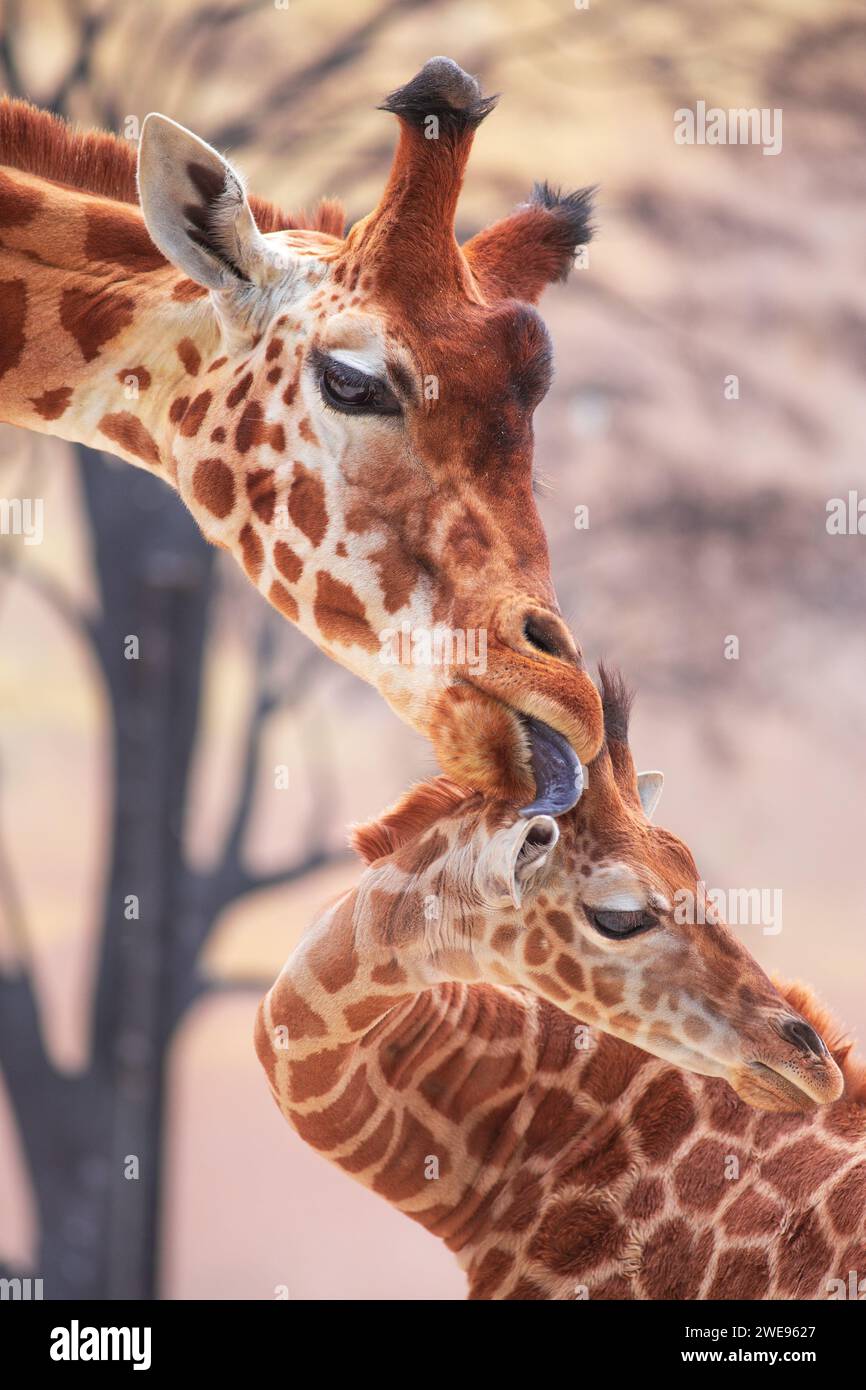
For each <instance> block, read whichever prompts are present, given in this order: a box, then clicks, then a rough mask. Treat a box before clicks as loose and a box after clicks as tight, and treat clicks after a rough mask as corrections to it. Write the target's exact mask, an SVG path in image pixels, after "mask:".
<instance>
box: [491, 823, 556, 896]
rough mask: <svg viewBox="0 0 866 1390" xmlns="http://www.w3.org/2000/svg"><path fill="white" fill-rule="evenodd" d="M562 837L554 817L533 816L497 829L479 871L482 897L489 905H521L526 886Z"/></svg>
mask: <svg viewBox="0 0 866 1390" xmlns="http://www.w3.org/2000/svg"><path fill="white" fill-rule="evenodd" d="M558 839H559V826H558V825H557V824H556V821H555V820H554V819H553V817H552V816H532V818H531V819H530V820H518V821H515V822H514V823H513V824H512V825H507V826H504V827H503V828H502V829H501V830H497V831H495V832H494V834H493V835H491V837H490V839H489V840H488V841H487V843H486V844H485V846H484V848H483V850H482V851H481V854H480V855H479V856H478V864H477V866H476V870H475V884H476V888H477V890H478V892H479V893H480V895H481V898H482V900H483V901H484V902H485V903H486V904H487V905H488V906H489V907H520V904H521V901H522V897H523V889H524V887H525V886H526V884H527V883H528V882H529V880H530V879H531V878H532V876H533V875H534V874H537V873H538V870H539V869H540V868H542V867H543V866H544V865H545V864H546V863H547V861H548V859H549V857H550V854H551V852H552V851H553V848H554V846H555V845H556V842H557V840H558Z"/></svg>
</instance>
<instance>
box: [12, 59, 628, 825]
mask: <svg viewBox="0 0 866 1390" xmlns="http://www.w3.org/2000/svg"><path fill="white" fill-rule="evenodd" d="M493 104H494V102H493V99H492V98H484V97H482V96H481V93H480V89H479V87H478V84H477V82H476V81H475V80H474V79H473V78H471V77H469V76H467V74H466V73H464V72H463V71H462V70H461V69H460V68H459V67H457V65H456V64H455V63H453V62H451V61H450V60H449V59H445V58H436V59H431V60H430V61H429V62H428V63H427V64H426V65H425V66H424V68H423V69H422V70H421V72H420V73H418V75H417V76H416V77H415V78H413V80H412V81H411V82H409V83H408V84H407V85H406V86H405V87H403V88H401V89H400V90H398V91H396V92H394V93H393V94H392V95H391V96H390V97H389V98H388V99H387V101H386V102H385V104H384V106H385V109H386V110H388V111H391V112H393V113H395V114H396V115H397V116H398V117H399V123H400V134H399V141H398V145H397V150H396V155H395V159H394V164H393V168H392V170H391V175H390V178H389V180H388V183H387V186H386V188H385V191H384V194H383V197H382V199H381V202H380V204H379V206H378V207H377V208H376V210H375V211H374V212H372V213H371V214H370V215H369V216H368V217H366V218H364V219H363V220H362V221H360V222H359V223H357V224H356V225H355V226H354V227H353V228H352V230H351V231H350V232H349V234H348V236H346V237H345V238H343V237H342V236H341V234H340V231H341V225H342V216H341V214H340V212H339V210H338V209H337V207H336V206H335V205H333V204H325V205H323V206H322V207H320V209H319V211H318V212H317V214H316V215H315V216H314V217H313V218H312V219H311V220H310V222H309V224H308V225H305V226H297V225H296V224H295V223H294V222H293V221H292V220H291V219H289V218H286V217H285V216H284V215H283V214H281V213H280V212H279V211H277V210H276V209H274V208H273V207H271V206H269V205H266V204H262V203H260V202H259V201H257V200H255V199H248V198H247V196H246V194H245V192H244V188H243V184H242V182H241V180H240V177H239V176H238V174H237V173H236V172H235V170H234V169H232V167H231V166H230V165H229V164H227V163H226V161H225V160H224V159H223V158H222V157H221V156H220V155H219V154H218V153H217V152H216V151H215V150H213V149H211V148H210V146H208V145H206V144H205V143H204V142H203V141H201V140H199V139H198V138H197V137H196V136H195V135H193V134H191V133H190V132H189V131H187V130H185V129H183V128H182V127H181V126H178V125H176V124H175V123H174V122H173V121H170V120H168V119H167V118H166V117H164V116H160V115H151V116H149V117H148V118H147V120H146V121H145V123H144V127H143V130H142V135H141V141H140V150H139V159H138V183H137V189H138V196H137V191H136V171H135V158H134V154H133V152H132V149H131V147H130V146H129V145H128V143H126V142H124V141H121V140H118V139H116V138H114V137H112V136H108V135H103V134H84V135H81V134H76V133H73V132H72V131H70V130H69V129H68V127H66V126H65V125H63V124H62V123H61V122H60V121H58V120H56V119H55V118H54V117H52V116H50V115H48V114H47V113H44V112H40V111H37V110H35V109H34V108H32V107H30V106H28V105H26V104H23V103H20V102H6V103H3V104H2V105H0V166H2V170H0V313H2V321H3V334H2V340H0V418H2V419H3V420H6V421H9V422H11V423H13V424H16V425H20V426H23V427H25V428H28V429H35V430H40V431H43V432H46V433H49V434H55V435H59V436H60V437H61V438H64V439H69V440H74V441H80V442H85V443H88V444H90V445H93V446H94V447H97V448H102V449H108V450H110V451H111V452H113V453H116V454H118V455H119V456H120V457H121V458H123V459H126V460H127V461H128V462H129V463H133V464H135V465H137V466H139V467H144V468H146V469H148V470H149V471H151V472H153V473H155V474H157V475H158V476H160V477H162V478H164V479H165V480H166V481H167V482H169V483H170V484H171V485H173V486H174V487H175V488H176V489H177V491H178V492H179V493H180V495H181V497H182V498H183V500H184V501H185V502H186V504H187V506H188V507H189V508H190V510H191V512H192V514H193V516H194V517H195V518H196V521H197V522H198V524H199V526H200V527H201V529H202V531H203V533H204V534H205V536H206V537H207V538H208V539H209V540H211V541H213V542H215V543H216V544H218V545H221V546H223V547H225V548H226V549H228V550H229V551H230V552H231V553H232V554H233V555H234V556H235V557H236V558H237V560H238V561H239V562H240V564H241V565H242V566H243V568H244V570H245V571H246V573H247V575H248V576H249V578H250V579H251V580H252V582H253V583H254V584H255V586H256V587H257V588H258V589H259V591H260V592H261V593H262V594H263V595H264V596H265V597H266V598H267V599H268V600H269V601H270V602H271V603H272V604H273V605H274V606H275V607H276V608H278V609H279V610H280V612H281V613H283V614H285V616H286V617H288V618H289V619H290V620H291V621H292V622H295V623H297V624H298V626H299V627H300V628H301V629H302V630H303V631H304V632H305V633H306V634H307V635H308V636H309V637H311V638H312V640H313V641H314V642H316V643H317V645H318V646H320V647H321V648H322V649H323V650H325V651H326V652H328V654H329V655H331V656H332V657H334V658H335V659H336V660H337V661H339V662H341V663H342V664H343V665H345V666H347V667H349V669H351V670H352V671H354V672H356V673H357V674H358V675H360V676H361V677H363V679H365V680H367V681H369V682H370V683H371V684H373V685H374V686H376V687H377V688H378V690H379V691H380V692H381V693H382V695H383V696H384V697H385V699H386V700H387V701H388V703H389V704H390V705H391V706H392V708H393V709H394V710H396V711H397V713H398V714H399V715H401V716H402V717H403V718H404V719H405V720H406V721H407V722H408V723H410V724H411V725H413V726H414V727H415V728H417V729H419V730H421V731H422V732H424V733H425V734H427V735H428V736H429V737H430V739H431V740H432V742H433V745H434V747H435V750H436V753H437V755H438V758H439V762H440V764H441V766H442V768H443V769H444V770H445V771H446V772H448V773H450V774H451V775H453V776H454V777H457V778H459V779H461V780H462V781H463V782H465V783H466V784H468V785H470V786H473V787H478V788H480V789H481V790H483V791H486V792H491V793H496V794H498V795H504V796H507V797H509V798H511V799H514V800H516V801H517V802H518V803H519V802H520V801H526V800H528V799H531V798H534V804H533V806H531V807H527V808H526V809H527V812H529V811H538V810H545V811H552V812H559V811H562V810H564V809H566V808H567V807H568V806H570V805H573V804H574V801H575V800H576V798H577V796H578V795H579V776H580V763H579V761H578V759H582V760H583V761H584V762H585V761H587V760H588V759H590V758H591V757H592V756H593V754H594V753H595V752H596V751H597V749H598V746H599V743H600V741H601V736H602V728H601V712H600V706H599V702H598V697H597V694H596V692H595V689H594V687H593V685H592V683H591V681H590V680H589V679H588V677H587V675H586V673H585V671H584V670H583V664H582V660H581V656H580V651H579V648H578V647H577V646H576V645H575V643H574V641H573V639H572V637H571V635H570V634H569V632H568V629H567V628H566V626H565V624H564V623H563V621H562V618H561V616H560V614H559V610H558V607H557V603H556V598H555V594H554V590H553V586H552V583H551V579H550V567H549V558H548V552H547V546H546V542H545V538H544V533H543V531H542V527H541V524H540V521H539V518H538V515H537V512H536V508H535V505H534V501H533V495H532V424H531V421H532V413H533V411H534V409H535V407H536V405H537V404H538V403H539V401H540V400H541V398H542V397H543V395H544V393H545V391H546V389H547V386H548V384H549V380H550V359H551V350H550V342H549V339H548V336H547V333H546V330H545V328H544V326H543V324H542V322H541V320H540V318H539V317H538V314H537V313H536V311H535V309H534V308H533V307H532V305H533V303H534V302H535V300H536V299H537V298H538V296H539V294H540V293H541V291H542V289H543V288H544V286H545V285H546V284H547V283H548V282H549V281H551V280H553V279H557V278H561V277H564V276H565V275H566V274H567V273H568V269H569V267H570V265H571V262H572V259H573V255H574V251H575V249H576V247H577V246H578V245H580V244H581V243H583V242H585V241H586V240H587V238H588V236H589V229H588V215H589V196H588V193H587V192H586V191H584V192H581V193H578V194H574V195H571V196H567V197H560V196H558V195H555V194H553V193H551V191H550V190H549V189H548V188H547V187H546V185H545V186H541V187H538V188H536V190H535V191H534V193H533V196H532V198H531V200H530V202H529V203H527V204H526V205H525V206H523V207H521V208H519V209H518V210H517V211H516V212H514V213H513V214H512V215H511V216H510V217H508V218H505V219H504V220H503V221H500V222H498V223H496V224H494V225H493V226H491V227H489V228H488V229H487V230H486V231H482V232H481V233H479V234H478V235H477V236H475V237H473V238H472V239H471V241H469V242H468V243H467V244H466V245H465V246H464V247H463V248H462V249H461V248H460V247H459V246H458V245H457V242H456V240H455V237H454V230H453V228H454V213H455V207H456V202H457V196H458V193H459V189H460V186H461V182H462V177H463V171H464V168H465V165H466V160H467V157H468V154H469V149H470V146H471V143H472V139H473V135H474V131H475V128H476V127H477V125H478V124H479V122H480V121H481V120H482V119H483V118H484V116H486V115H487V113H488V112H489V110H490V109H491V107H492V106H493ZM138 201H140V206H137V205H136V203H137V202H138ZM435 629H440V630H441V629H445V630H447V631H448V632H453V633H457V634H460V637H461V638H463V640H465V635H466V634H467V633H469V634H472V633H475V632H483V633H484V634H485V637H486V657H485V658H484V659H483V660H482V659H478V658H479V652H480V647H479V649H478V650H475V649H471V650H472V654H471V656H470V657H467V658H466V659H464V660H462V661H461V660H460V659H458V661H457V662H456V663H454V664H449V663H447V662H443V663H441V664H436V663H435V662H431V661H429V660H427V659H426V650H427V648H426V647H425V645H424V644H423V643H422V644H421V650H422V651H423V652H424V653H425V655H424V657H422V658H421V659H419V658H418V650H419V648H418V647H417V646H416V645H415V644H414V641H413V640H410V642H408V643H405V644H404V646H403V649H402V651H401V652H399V659H397V660H393V659H389V658H393V657H394V655H395V648H394V645H393V644H392V643H389V641H388V640H387V638H386V636H385V634H389V633H393V632H395V631H397V632H401V631H405V632H407V633H409V634H411V638H412V639H414V638H415V637H416V636H417V635H418V634H422V635H426V636H427V637H428V639H429V635H430V634H431V633H432V632H433V631H434V630H435ZM459 640H460V638H458V643H459ZM470 648H471V638H470ZM456 654H457V656H458V658H460V657H461V652H460V649H459V646H458V648H457V653H456ZM473 658H474V659H473Z"/></svg>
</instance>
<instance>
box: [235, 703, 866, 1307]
mask: <svg viewBox="0 0 866 1390" xmlns="http://www.w3.org/2000/svg"><path fill="white" fill-rule="evenodd" d="M603 689H604V696H605V698H604V713H605V724H606V730H607V736H606V741H605V745H604V747H603V749H602V752H601V753H600V754H599V756H598V757H597V758H596V759H595V761H594V762H593V763H592V764H591V766H590V768H589V777H588V785H587V788H586V790H585V792H584V794H583V797H582V798H581V800H580V802H579V803H578V805H577V806H576V807H575V808H574V810H573V811H572V812H570V813H569V814H568V815H566V816H563V817H561V818H560V820H559V821H558V822H557V821H555V820H553V819H552V818H550V817H548V816H537V817H533V818H531V819H530V820H529V821H527V820H525V819H523V820H521V819H519V818H518V817H516V815H515V812H514V810H513V808H512V807H509V806H506V805H503V804H502V803H501V802H499V803H496V802H485V801H484V800H483V799H482V798H481V797H480V796H478V795H477V794H476V795H467V794H466V792H465V791H462V790H461V789H460V788H459V787H455V786H453V785H452V784H451V783H449V782H448V781H447V780H445V779H440V780H439V781H437V782H434V783H431V784H424V785H422V786H420V787H417V788H415V789H414V791H412V792H410V793H408V794H407V796H406V797H404V798H403V800H402V801H401V802H400V803H399V805H398V806H397V807H396V808H395V809H394V810H393V811H391V812H390V813H389V814H387V815H385V816H384V817H383V818H382V819H381V820H380V821H379V822H378V823H376V824H373V825H371V826H367V827H365V828H363V829H362V830H360V831H358V832H356V844H357V847H358V848H359V850H360V851H361V853H362V855H363V857H364V858H365V859H366V860H367V862H368V864H369V867H368V868H367V869H366V871H365V873H364V874H363V875H362V877H361V880H360V883H359V884H358V886H357V887H356V888H355V889H354V890H352V891H351V892H349V893H347V894H345V895H343V896H342V897H341V898H340V899H339V900H338V901H337V902H336V903H334V904H333V905H332V906H331V907H330V908H329V909H328V910H327V911H326V912H324V913H323V914H322V915H321V917H320V918H319V920H318V921H317V922H316V924H315V925H314V927H313V928H312V930H311V931H310V932H309V934H308V935H307V936H306V937H305V938H304V939H303V940H302V941H301V942H300V944H299V945H298V947H297V948H296V949H295V951H294V952H293V954H292V955H291V956H290V957H289V960H288V961H287V962H286V965H285V966H284V968H283V970H282V972H281V974H280V976H279V978H278V979H277V981H276V983H275V984H274V986H273V988H272V989H271V990H270V992H269V994H268V995H267V997H266V998H265V1000H264V1001H263V1003H262V1004H261V1005H260V1007H259V1013H258V1019H257V1026H256V1047H257V1051H258V1055H259V1058H260V1060H261V1062H262V1065H263V1066H264V1068H265V1070H266V1072H267V1075H268V1079H269V1081H270V1085H271V1088H272V1091H273V1094H274V1097H275V1099H276V1101H277V1104H278V1105H279V1107H280V1110H281V1111H282V1113H283V1115H284V1116H285V1117H286V1119H287V1120H288V1121H289V1123H290V1124H291V1125H292V1126H293V1127H294V1128H295V1129H296V1130H297V1132H298V1133H299V1134H300V1136H301V1137H302V1138H303V1139H304V1140H306V1142H307V1143H308V1144H311V1145H312V1146H313V1147H314V1148H316V1149H318V1150H319V1151H320V1152H321V1153H323V1154H324V1155H325V1156H327V1157H328V1158H329V1159H330V1160H331V1161H332V1162H334V1163H336V1164H338V1165H339V1166H340V1167H341V1168H342V1169H343V1170H344V1171H345V1172H347V1173H349V1174H351V1175H352V1176H353V1177H354V1178H356V1179H357V1180H358V1181H359V1182H361V1183H363V1184H364V1185H365V1186H367V1187H369V1188H371V1189H372V1190H373V1191H375V1192H378V1193H379V1194H380V1195H381V1196H383V1197H385V1198H386V1200H388V1201H389V1202H391V1203H392V1205H394V1206H396V1207H397V1208H399V1209H400V1210H401V1211H403V1212H405V1213H406V1215H408V1216H411V1217H412V1218H413V1219H414V1220H416V1221H418V1222H420V1223H421V1224H422V1225H423V1226H425V1227H426V1228H427V1229H428V1230H429V1231H431V1232H432V1233H434V1234H435V1235H438V1236H440V1237H441V1238H442V1239H443V1240H444V1241H445V1242H446V1244H448V1245H449V1246H450V1248H451V1249H452V1250H454V1251H455V1253H457V1255H458V1257H459V1259H460V1262H461V1264H462V1265H463V1267H464V1269H465V1270H466V1272H467V1276H468V1281H469V1291H470V1297H474V1298H513V1299H564V1298H582V1297H589V1298H593V1299H624V1298H641V1299H647V1298H650V1299H656V1298H659V1299H661V1298H668V1299H671V1298H673V1299H682V1298H713V1299H716V1298H773V1297H776V1298H827V1297H831V1296H834V1297H838V1291H839V1289H840V1287H841V1286H842V1285H846V1284H847V1280H848V1276H849V1271H851V1270H855V1271H859V1275H858V1278H860V1277H862V1274H863V1270H864V1261H866V1068H864V1066H863V1065H862V1063H860V1064H858V1063H857V1062H856V1061H855V1059H854V1058H853V1057H851V1056H850V1055H849V1054H850V1044H843V1043H840V1042H839V1041H838V1033H837V1030H836V1029H835V1027H834V1026H833V1025H832V1024H831V1023H830V1021H829V1020H828V1018H827V1016H826V1015H822V1013H821V1011H820V1010H818V1009H817V1008H816V1006H815V1004H814V1001H813V1000H812V999H811V998H810V996H809V993H808V991H806V990H803V989H802V988H800V989H787V990H781V989H779V988H777V987H776V986H775V985H774V984H772V983H771V981H770V980H769V979H768V978H767V976H766V975H765V974H764V973H763V971H762V970H761V969H760V968H759V966H758V965H757V963H756V962H755V960H754V959H753V958H752V956H751V955H750V954H749V952H748V951H747V950H746V949H745V947H744V946H743V945H742V944H741V943H740V941H739V940H738V939H737V938H736V936H735V935H734V934H733V933H732V932H731V931H729V930H728V929H727V928H726V927H725V926H724V924H723V923H721V922H719V921H717V920H716V919H715V917H714V916H713V913H712V909H711V908H710V906H709V905H708V904H705V907H706V911H705V912H704V913H703V914H699V913H697V912H696V911H694V910H692V911H691V912H689V911H688V904H689V901H690V902H691V905H692V909H694V908H695V907H696V906H697V905H698V903H699V902H701V901H702V896H701V895H702V884H701V882H700V880H699V878H698V872H697V869H696V867H695V864H694V860H693V859H692V856H691V854H690V853H689V851H688V849H687V848H686V846H685V845H684V844H683V843H682V842H681V841H680V840H678V839H677V838H676V837H675V836H673V835H671V834H670V833H669V832H667V831H665V830H662V829H660V828H657V827H655V826H654V825H653V824H652V823H651V821H650V816H651V814H652V811H653V808H654V806H655V803H656V801H657V800H658V797H659V795H660V792H661V779H660V774H658V773H647V774H643V775H642V776H640V777H637V776H636V775H635V770H634V765H633V763H632V759H631V753H630V751H629V747H628V741H627V700H625V699H624V692H623V690H622V687H621V686H620V685H619V683H618V682H616V681H614V680H612V679H610V678H608V679H606V680H605V681H604V685H603ZM682 895H689V896H682ZM678 903H679V904H681V905H682V907H683V911H682V912H681V913H678V912H677V909H676V904H678ZM817 1028H821V1029H822V1031H824V1032H825V1034H826V1036H827V1037H828V1038H830V1043H831V1047H832V1053H831V1051H830V1050H829V1049H828V1047H827V1045H826V1044H825V1043H824V1041H823V1040H822V1038H821V1037H820V1036H819V1034H818V1032H817V1031H816V1029H817ZM680 1068H682V1069H683V1070H680ZM843 1084H844V1087H845V1092H846V1094H845V1097H844V1098H841V1093H842V1090H843ZM767 1111H769V1112H770V1113H769V1114H767V1113H763V1112H767Z"/></svg>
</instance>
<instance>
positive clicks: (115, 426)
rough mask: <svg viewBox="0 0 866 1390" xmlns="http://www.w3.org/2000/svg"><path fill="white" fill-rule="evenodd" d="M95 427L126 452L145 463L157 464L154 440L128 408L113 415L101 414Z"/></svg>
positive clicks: (157, 452)
mask: <svg viewBox="0 0 866 1390" xmlns="http://www.w3.org/2000/svg"><path fill="white" fill-rule="evenodd" d="M97 428H98V430H99V432H100V434H104V435H105V437H106V439H110V440H112V441H113V443H115V444H118V445H120V447H121V449H125V450H126V452H127V453H128V454H134V455H135V457H136V458H140V459H143V460H144V462H145V463H150V464H153V465H154V466H155V467H158V466H159V462H160V458H159V449H158V448H157V444H156V440H155V439H154V437H153V435H152V434H150V432H149V431H148V430H146V429H145V427H144V425H143V424H142V423H141V421H140V420H139V418H138V416H137V415H132V414H131V413H130V412H129V411H128V410H121V411H118V412H117V413H116V414H114V415H103V417H102V419H101V420H100V422H99V424H98V426H97Z"/></svg>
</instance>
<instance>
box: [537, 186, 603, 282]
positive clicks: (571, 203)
mask: <svg viewBox="0 0 866 1390" xmlns="http://www.w3.org/2000/svg"><path fill="white" fill-rule="evenodd" d="M596 192H597V189H596V188H595V187H589V188H579V189H577V191H576V192H575V193H562V192H561V191H560V190H559V189H558V188H551V186H550V184H549V183H536V184H535V185H534V186H533V189H532V194H531V196H530V199H529V203H530V206H531V207H538V208H544V209H545V211H546V212H550V213H553V215H554V217H555V218H556V221H557V223H558V224H559V226H560V229H561V231H560V235H561V238H562V251H563V256H573V255H574V253H575V252H576V251H577V249H578V247H579V246H586V244H587V242H589V241H591V240H592V235H593V232H594V231H595V227H594V225H593V222H592V214H593V199H594V197H595V194H596ZM567 275H568V266H566V269H565V271H564V273H563V275H562V277H561V278H562V279H563V280H564V279H566V278H567Z"/></svg>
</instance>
